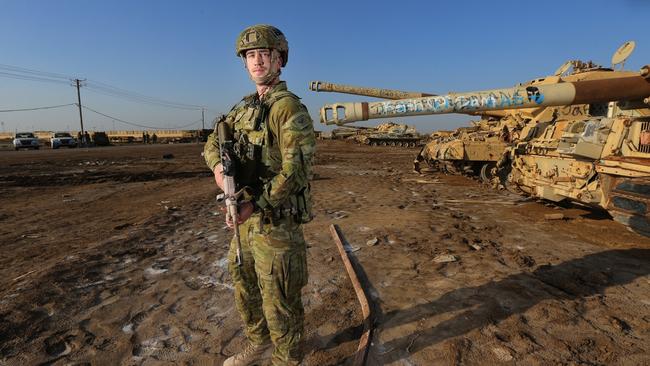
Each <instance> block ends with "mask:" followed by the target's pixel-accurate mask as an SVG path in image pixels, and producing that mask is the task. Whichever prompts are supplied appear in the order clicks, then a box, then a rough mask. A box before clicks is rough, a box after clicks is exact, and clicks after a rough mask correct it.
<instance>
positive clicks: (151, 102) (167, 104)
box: [86, 82, 201, 111]
mask: <svg viewBox="0 0 650 366" xmlns="http://www.w3.org/2000/svg"><path fill="white" fill-rule="evenodd" d="M86 88H87V89H88V90H89V91H92V92H94V93H98V94H103V95H108V96H112V97H115V98H121V99H125V100H128V101H131V102H135V103H143V104H149V105H155V106H160V107H167V108H176V109H183V110H193V111H195V110H200V109H201V107H200V106H194V105H191V104H187V105H185V104H180V103H173V102H166V101H163V100H162V99H161V100H158V99H155V98H150V97H145V96H139V95H137V94H128V93H124V92H120V91H117V90H115V89H110V88H105V87H101V86H98V85H95V84H93V83H92V82H89V83H88V84H87V85H86Z"/></svg>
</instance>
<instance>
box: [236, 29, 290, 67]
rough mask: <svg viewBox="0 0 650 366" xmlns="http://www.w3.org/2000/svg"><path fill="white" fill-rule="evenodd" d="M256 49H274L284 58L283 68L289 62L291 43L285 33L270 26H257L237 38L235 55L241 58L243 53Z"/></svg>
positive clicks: (245, 30)
mask: <svg viewBox="0 0 650 366" xmlns="http://www.w3.org/2000/svg"><path fill="white" fill-rule="evenodd" d="M255 48H272V49H276V50H278V52H280V55H281V56H282V67H284V66H286V65H287V61H288V60H289V43H288V42H287V38H286V37H285V36H284V33H282V31H280V30H279V29H278V28H276V27H274V26H272V25H268V24H257V25H253V26H250V27H248V28H246V29H244V30H243V31H242V32H241V33H240V34H239V37H237V43H236V44H235V53H236V55H237V57H241V56H242V54H243V53H245V52H246V51H248V50H252V49H255Z"/></svg>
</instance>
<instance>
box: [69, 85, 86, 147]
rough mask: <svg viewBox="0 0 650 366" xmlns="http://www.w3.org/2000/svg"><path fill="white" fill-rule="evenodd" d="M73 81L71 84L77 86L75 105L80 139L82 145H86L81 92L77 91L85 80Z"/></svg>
mask: <svg viewBox="0 0 650 366" xmlns="http://www.w3.org/2000/svg"><path fill="white" fill-rule="evenodd" d="M73 81H74V82H75V85H73V86H76V87H77V102H78V103H77V106H78V107H79V123H80V124H81V141H82V145H83V146H88V141H86V131H85V130H84V116H83V113H82V112H81V92H80V91H79V88H81V86H82V85H81V83H82V82H83V81H86V79H84V80H80V79H74V80H73Z"/></svg>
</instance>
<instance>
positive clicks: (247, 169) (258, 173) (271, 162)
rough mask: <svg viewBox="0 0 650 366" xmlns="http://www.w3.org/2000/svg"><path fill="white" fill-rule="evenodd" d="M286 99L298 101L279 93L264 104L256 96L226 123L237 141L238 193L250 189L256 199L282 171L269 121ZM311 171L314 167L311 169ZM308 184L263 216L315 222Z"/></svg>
mask: <svg viewBox="0 0 650 366" xmlns="http://www.w3.org/2000/svg"><path fill="white" fill-rule="evenodd" d="M283 98H295V99H296V100H300V98H298V97H297V96H296V95H295V94H293V93H291V92H289V91H286V90H280V91H277V92H274V93H273V94H271V95H269V96H268V98H267V99H265V100H264V101H260V100H259V98H257V94H252V95H249V96H247V97H245V98H244V99H243V100H242V101H241V102H240V103H239V104H237V105H236V106H235V107H233V109H232V110H231V111H230V113H228V115H227V116H226V123H228V125H229V126H231V128H232V131H233V137H234V140H235V144H234V150H235V155H236V158H237V166H238V167H237V172H236V176H235V181H236V182H237V185H238V189H240V188H244V187H247V189H248V190H249V193H250V194H251V195H252V196H253V197H254V198H255V199H256V198H258V197H259V196H260V195H261V194H262V190H263V187H264V184H265V183H267V182H268V181H270V180H271V179H272V178H273V177H274V176H275V175H276V174H278V173H279V172H280V171H281V170H282V156H281V153H280V149H279V148H278V147H277V144H278V141H276V138H275V137H274V136H273V133H272V132H271V130H270V128H269V126H268V117H269V112H270V110H271V107H272V106H273V104H274V103H275V102H277V101H279V100H280V99H283ZM308 169H309V170H311V167H309V168H308ZM311 207H312V204H311V197H310V192H309V184H308V183H307V185H306V187H303V188H302V189H301V190H300V191H299V192H298V193H297V194H296V195H293V196H290V197H289V198H288V199H287V200H286V202H283V203H282V204H281V205H280V207H276V208H274V209H273V210H269V211H268V212H263V214H265V215H266V216H268V217H270V218H271V219H272V220H273V219H279V218H282V217H293V218H294V219H295V221H296V222H299V223H306V222H309V221H311V220H312V218H313V215H312V210H311Z"/></svg>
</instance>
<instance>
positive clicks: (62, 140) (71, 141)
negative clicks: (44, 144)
mask: <svg viewBox="0 0 650 366" xmlns="http://www.w3.org/2000/svg"><path fill="white" fill-rule="evenodd" d="M50 146H52V148H53V149H58V148H60V147H62V146H64V147H66V146H67V147H77V140H76V139H75V138H74V137H72V135H70V134H69V133H67V132H55V133H53V134H52V137H51V138H50Z"/></svg>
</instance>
